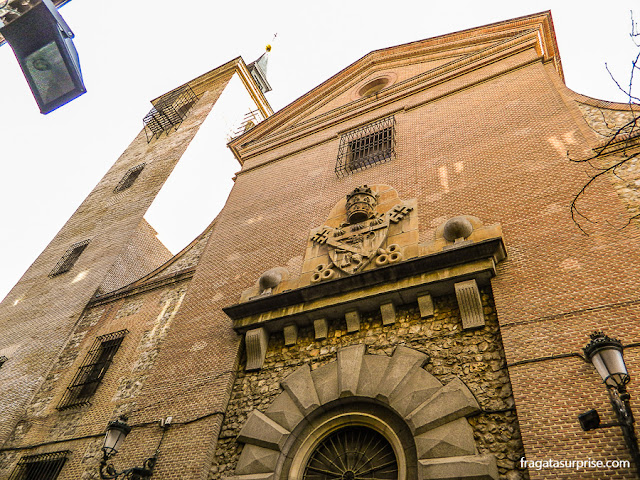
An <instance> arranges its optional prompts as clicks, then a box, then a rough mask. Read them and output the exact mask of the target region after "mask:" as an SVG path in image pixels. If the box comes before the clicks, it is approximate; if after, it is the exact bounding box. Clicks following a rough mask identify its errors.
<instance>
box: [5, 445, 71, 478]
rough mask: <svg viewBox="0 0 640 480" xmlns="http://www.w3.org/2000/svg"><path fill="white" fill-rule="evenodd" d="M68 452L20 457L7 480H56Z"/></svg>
mask: <svg viewBox="0 0 640 480" xmlns="http://www.w3.org/2000/svg"><path fill="white" fill-rule="evenodd" d="M69 453H70V452H69V451H64V452H53V453H42V454H39V455H29V456H26V457H22V458H21V459H20V461H19V462H18V464H17V465H16V468H15V470H14V471H13V473H12V474H11V476H10V477H9V480H56V478H58V475H59V474H60V471H61V470H62V467H63V466H64V463H65V462H66V461H67V457H68V455H69Z"/></svg>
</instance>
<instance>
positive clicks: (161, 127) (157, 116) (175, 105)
mask: <svg viewBox="0 0 640 480" xmlns="http://www.w3.org/2000/svg"><path fill="white" fill-rule="evenodd" d="M196 100H198V96H197V95H196V94H195V93H194V92H193V90H192V89H191V87H190V86H189V85H184V86H182V87H180V88H178V89H177V90H174V91H173V92H169V93H168V94H167V95H165V96H164V97H161V98H160V99H158V100H157V101H156V102H155V103H153V108H152V109H151V110H150V111H149V113H147V114H146V115H145V117H144V118H143V120H142V121H143V122H144V130H145V134H146V135H147V143H148V142H150V141H151V140H153V139H154V138H159V137H160V135H162V134H163V133H166V134H167V135H168V134H169V132H170V131H171V130H177V129H178V127H179V126H180V124H181V123H182V122H183V121H184V119H185V117H186V116H187V112H188V111H189V110H190V109H191V107H192V106H193V104H194V103H196Z"/></svg>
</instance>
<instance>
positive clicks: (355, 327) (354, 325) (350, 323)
mask: <svg viewBox="0 0 640 480" xmlns="http://www.w3.org/2000/svg"><path fill="white" fill-rule="evenodd" d="M344 318H345V320H346V321H347V333H354V332H357V331H359V330H360V312H358V311H357V310H352V311H350V312H346V313H345V315H344Z"/></svg>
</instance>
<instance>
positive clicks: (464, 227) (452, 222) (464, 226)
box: [443, 217, 473, 242]
mask: <svg viewBox="0 0 640 480" xmlns="http://www.w3.org/2000/svg"><path fill="white" fill-rule="evenodd" d="M471 232H473V225H471V222H470V221H469V220H468V219H467V218H466V217H453V218H450V219H449V220H447V223H445V224H444V232H443V235H444V238H445V239H446V240H447V241H449V242H453V241H455V240H456V239H457V238H461V237H462V238H467V237H468V236H469V235H471Z"/></svg>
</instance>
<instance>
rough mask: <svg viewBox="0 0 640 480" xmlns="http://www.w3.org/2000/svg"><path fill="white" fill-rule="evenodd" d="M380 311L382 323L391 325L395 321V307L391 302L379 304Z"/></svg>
mask: <svg viewBox="0 0 640 480" xmlns="http://www.w3.org/2000/svg"><path fill="white" fill-rule="evenodd" d="M380 313H381V314H382V324H383V325H393V324H394V323H396V307H394V306H393V303H391V302H389V303H385V304H384V305H380Z"/></svg>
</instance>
